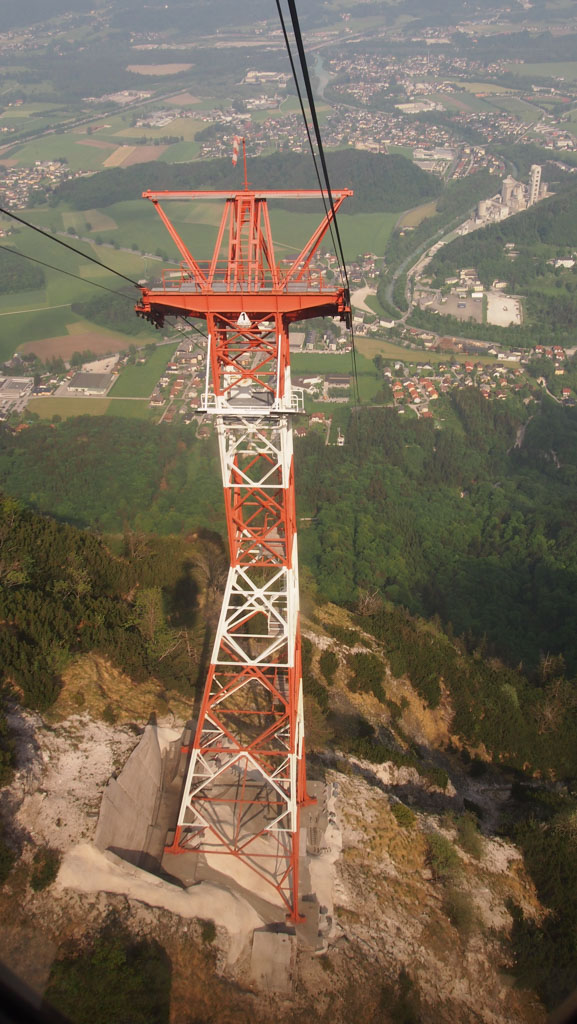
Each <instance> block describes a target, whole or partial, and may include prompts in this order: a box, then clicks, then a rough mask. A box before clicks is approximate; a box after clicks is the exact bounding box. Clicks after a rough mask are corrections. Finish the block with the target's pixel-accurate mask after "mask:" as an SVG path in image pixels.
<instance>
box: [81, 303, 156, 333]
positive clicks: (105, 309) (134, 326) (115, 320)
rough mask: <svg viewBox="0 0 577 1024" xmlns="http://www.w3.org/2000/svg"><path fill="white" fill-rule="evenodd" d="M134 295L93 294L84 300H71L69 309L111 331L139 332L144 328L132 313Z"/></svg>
mask: <svg viewBox="0 0 577 1024" xmlns="http://www.w3.org/2000/svg"><path fill="white" fill-rule="evenodd" d="M135 299H136V296H135V295H134V296H132V297H130V296H126V298H125V297H124V296H123V295H120V294H119V295H103V296H101V295H100V294H98V295H95V296H94V298H92V299H88V300H87V301H86V302H73V303H72V306H71V309H72V312H73V313H77V314H78V316H81V317H83V318H85V319H86V320H91V321H92V322H93V323H95V324H100V325H101V327H107V328H108V329H109V330H111V331H122V333H123V334H134V335H135V334H140V333H141V332H142V331H143V329H145V327H144V324H143V322H142V320H141V319H139V318H138V317H136V316H135V315H134V303H135Z"/></svg>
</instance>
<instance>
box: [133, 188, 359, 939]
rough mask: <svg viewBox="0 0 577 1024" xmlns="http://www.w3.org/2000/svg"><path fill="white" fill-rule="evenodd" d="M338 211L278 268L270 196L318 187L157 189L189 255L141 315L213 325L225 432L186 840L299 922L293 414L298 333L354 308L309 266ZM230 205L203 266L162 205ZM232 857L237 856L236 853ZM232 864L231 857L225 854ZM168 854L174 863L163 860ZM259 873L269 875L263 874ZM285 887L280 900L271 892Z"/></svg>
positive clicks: (336, 194) (219, 424) (187, 789)
mask: <svg viewBox="0 0 577 1024" xmlns="http://www.w3.org/2000/svg"><path fill="white" fill-rule="evenodd" d="M351 195H352V191H351V190H350V189H340V190H336V191H335V190H333V205H332V207H331V209H330V210H328V211H327V212H326V213H325V216H324V218H323V220H322V221H321V223H320V224H319V226H318V227H317V229H316V231H315V232H314V233H313V235H312V236H311V238H310V239H309V240H308V242H307V243H306V244H305V245H304V246H303V248H302V249H301V251H300V252H299V254H298V255H297V256H296V257H295V258H294V259H291V260H290V261H289V262H288V263H287V262H286V261H283V264H282V266H281V265H279V264H277V262H276V258H275V252H274V245H273V239H272V233H271V225H270V219H269V210H268V205H267V204H268V200H270V199H273V200H274V199H283V200H293V199H294V200H296V199H322V198H323V193H322V192H321V191H318V190H302V189H301V190H296V191H289V190H276V191H254V190H251V189H249V188H247V187H246V182H245V188H244V189H243V190H239V191H234V190H231V191H214V192H212V191H211V192H208V191H189V192H181V191H168V192H152V191H148V192H144V193H143V197H144V198H147V199H149V200H151V201H152V203H153V204H154V205H155V207H156V209H157V211H158V213H159V214H160V216H161V218H162V220H163V222H164V224H165V226H166V228H167V229H168V231H169V233H170V235H171V237H172V239H173V241H174V243H175V244H176V246H177V248H178V250H179V252H180V254H181V257H182V265H181V267H180V270H179V271H177V272H175V271H173V270H172V271H168V272H164V274H163V276H162V284H161V285H159V286H158V287H151V288H142V297H141V300H140V302H139V303H138V304H137V306H136V312H137V313H138V314H139V315H141V316H144V317H145V318H147V319H148V320H150V321H152V322H154V323H155V324H156V325H157V326H162V324H163V323H164V319H165V317H166V316H173V315H182V316H187V317H199V318H202V319H205V320H206V324H207V335H208V351H207V361H206V384H205V390H204V396H203V400H202V406H201V411H202V412H203V413H204V414H206V415H207V416H212V417H214V419H215V425H216V431H217V435H218V443H219V452H220V464H221V471H222V482H223V487H224V499H225V508H226V522H227V530H228V543H229V551H230V568H229V572H228V579H227V583H226V588H225V593H224V598H223V603H222V609H221V612H220V618H219V622H218V627H217V631H216V637H215V641H214V647H213V651H212V660H211V664H210V668H209V671H208V677H207V680H206V686H205V690H204V695H203V699H202V702H201V706H200V712H199V717H198V723H197V727H196V733H195V736H194V739H193V742H192V745H191V747H190V759H189V763H188V769H187V772H186V778H185V782H184V789H183V793H182V799H181V804H180V811H179V815H178V821H177V824H176V829H175V833H174V839H173V841H172V843H171V844H170V845H169V846H168V847H167V848H166V853H167V854H168V855H169V856H170V855H175V856H177V855H179V854H184V853H191V852H193V853H196V854H203V855H204V857H205V858H206V861H207V863H208V864H209V865H210V866H211V867H213V868H216V869H217V870H219V871H221V872H222V873H224V874H234V877H235V879H236V880H237V881H238V882H239V884H241V885H242V886H244V887H245V888H247V889H251V890H254V891H257V892H258V893H259V894H260V895H261V896H263V895H265V894H266V893H268V894H269V896H268V898H272V899H273V901H275V902H277V903H279V904H280V905H282V906H283V907H284V909H285V911H286V912H288V917H289V919H290V920H292V921H293V922H297V921H299V920H301V918H300V916H299V907H298V899H299V830H300V813H301V808H302V807H303V806H304V805H305V803H306V802H307V792H306V767H305V744H304V720H303V692H302V678H301V641H300V625H299V585H298V559H297V529H296V517H295V489H294V460H293V435H292V426H291V420H292V416H293V415H294V414H295V413H298V412H301V411H302V409H303V397H302V391H300V392H299V391H298V390H297V389H295V388H293V387H292V385H291V376H290V360H289V327H290V325H291V324H292V323H294V322H296V321H299V320H306V319H308V318H311V317H318V316H340V317H341V319H343V320H345V321H347V322H350V314H351V310H350V301H349V296H348V292H347V290H346V289H345V288H342V287H341V288H336V287H335V284H334V283H333V282H329V281H326V280H325V279H324V278H323V275H322V273H321V272H319V271H314V270H313V269H312V266H311V263H312V260H313V258H314V256H315V254H316V253H317V251H318V248H319V245H320V243H321V241H322V239H323V236H324V235H325V232H326V231H327V230H328V229H329V227H330V224H331V221H332V219H333V218H334V216H335V214H336V211H337V210H338V209H339V207H340V206H341V204H342V203H343V202H344V200H345V199H346V198H347V197H348V196H351ZM209 199H210V200H220V201H223V202H224V209H223V212H222V217H221V221H220V227H219V229H218V233H217V239H216V244H215V247H214V251H213V255H212V257H211V259H210V260H208V261H202V262H201V261H198V260H196V259H195V257H194V256H193V254H192V253H191V252H190V250H189V248H188V247H187V245H186V244H185V242H184V241H183V240H182V238H181V237H180V235H179V234H178V232H177V231H176V229H175V228H174V226H173V224H172V223H171V221H170V219H169V217H168V216H167V214H166V212H165V210H164V209H163V207H162V206H161V202H164V201H165V200H179V201H183V200H199V201H201V202H206V201H207V200H209ZM230 858H234V861H235V863H234V865H233V864H232V862H231V861H230ZM227 859H228V862H227ZM165 861H166V857H165ZM257 876H258V880H257ZM272 890H274V891H276V894H277V896H276V897H275V896H274V895H273V892H272Z"/></svg>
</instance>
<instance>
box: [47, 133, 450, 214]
mask: <svg viewBox="0 0 577 1024" xmlns="http://www.w3.org/2000/svg"><path fill="white" fill-rule="evenodd" d="M327 164H328V168H329V174H330V178H331V182H333V184H334V187H335V188H336V187H337V186H338V187H339V188H344V187H352V186H353V183H354V191H355V195H354V198H353V199H351V200H349V201H348V202H347V209H346V212H347V213H348V214H351V213H362V212H374V211H383V210H391V211H397V210H398V211H401V210H406V209H407V208H408V207H411V206H416V205H417V204H418V203H422V202H425V201H426V200H427V199H434V198H436V197H437V196H438V195H439V194H440V193H441V191H442V186H441V183H440V181H439V179H438V178H436V177H435V176H434V175H433V174H427V173H425V171H421V170H420V169H419V168H418V167H416V166H415V164H413V163H412V161H411V160H407V159H406V158H405V157H403V156H399V155H379V154H376V153H367V152H364V151H362V150H355V149H347V150H339V151H337V152H335V153H329V154H328V156H327ZM247 173H248V177H249V180H250V181H252V182H253V183H255V184H256V185H258V187H259V188H271V189H275V188H278V189H297V188H311V168H310V157H308V156H303V155H300V154H298V153H273V154H272V155H271V156H267V157H256V158H252V159H250V158H249V159H247ZM241 184H242V182H241V179H240V177H239V174H238V171H236V170H235V169H234V168H233V167H232V166H231V162H230V160H204V161H202V163H199V162H197V163H190V164H165V163H161V162H160V161H155V162H153V163H145V164H136V165H135V166H134V167H129V168H126V170H122V169H121V168H114V169H111V170H107V171H101V172H100V173H99V174H93V175H91V176H90V177H89V178H76V179H75V180H74V181H67V182H64V183H63V184H62V185H59V186H58V188H57V189H56V190H55V192H54V200H55V201H56V202H58V201H60V200H62V201H64V202H66V203H70V204H71V205H72V206H73V207H74V208H75V209H77V210H89V209H92V208H93V207H99V208H101V207H106V206H111V205H112V204H113V203H118V202H120V201H121V200H127V199H135V198H138V197H139V196H140V195H141V193H142V192H143V191H144V190H145V189H148V188H150V189H152V190H154V189H202V188H210V189H227V188H239V187H240V186H241ZM284 205H286V202H285V203H284ZM301 207H302V203H300V204H299V209H300V208H301Z"/></svg>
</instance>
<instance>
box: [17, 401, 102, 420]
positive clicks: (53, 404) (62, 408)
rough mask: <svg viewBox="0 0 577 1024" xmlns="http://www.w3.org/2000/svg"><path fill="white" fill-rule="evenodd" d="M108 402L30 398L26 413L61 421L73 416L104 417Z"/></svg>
mask: <svg viewBox="0 0 577 1024" xmlns="http://www.w3.org/2000/svg"><path fill="white" fill-rule="evenodd" d="M109 405H110V402H109V401H108V399H107V398H52V397H51V396H50V395H47V396H46V397H44V398H32V399H31V400H30V401H29V402H28V406H27V409H28V412H33V413H35V414H36V415H37V416H40V419H43V420H51V419H52V417H53V416H60V418H61V419H63V420H69V419H72V417H74V416H104V415H105V414H106V412H107V410H108V406H109Z"/></svg>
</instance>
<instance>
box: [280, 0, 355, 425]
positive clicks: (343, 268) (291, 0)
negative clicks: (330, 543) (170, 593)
mask: <svg viewBox="0 0 577 1024" xmlns="http://www.w3.org/2000/svg"><path fill="white" fill-rule="evenodd" d="M287 2H288V7H289V11H290V15H291V21H292V27H293V32H294V36H295V41H296V44H297V50H298V53H299V60H300V65H301V71H302V75H303V80H304V83H305V88H306V91H307V98H308V102H309V108H310V112H311V118H312V122H313V126H314V130H315V136H316V141H317V149H318V152H319V158H320V161H321V165H322V168H323V174H324V177H325V183H326V192H327V194H328V197H329V202H330V208H331V213H332V219H333V221H334V225H335V233H336V237H337V240H338V248H339V252H338V253H337V251H336V245H335V242H334V235H333V233H332V227H331V237H332V239H333V246H334V248H335V253H336V256H337V260H339V264H340V266H339V269H340V272H341V277H342V278H343V280H344V283H345V286H346V290H347V299H348V300H349V301H350V285H349V275H348V272H347V265H346V261H345V256H344V252H343V245H342V241H341V235H340V231H339V225H338V220H337V215H336V210H335V204H334V199H333V193H332V189H331V184H330V179H329V173H328V168H327V162H326V159H325V153H324V147H323V142H322V136H321V131H320V126H319V120H318V116H317V111H316V106H315V100H314V95H313V90H312V85H311V79H310V74H309V70H308V64H307V59H306V54H305V50H304V44H303V39H302V33H301V30H300V23H299V18H298V13H297V9H296V5H295V0H287ZM276 5H277V10H278V12H279V17H280V20H281V25H282V29H283V34H284V38H285V44H286V47H287V51H288V55H289V60H290V64H291V68H292V72H293V77H294V79H295V85H296V88H297V93H298V96H299V100H300V105H301V111H302V114H303V119H304V122H305V127H306V130H307V136H308V140H309V145H310V147H311V152H312V154H313V162H314V164H315V170H316V172H317V178H318V179H319V185H320V186H321V192H322V191H323V186H322V185H321V183H320V175H319V172H318V166H317V163H316V158H315V154H314V148H313V144H312V139H311V134H310V130H309V127H308V123H307V119H306V114H305V110H304V104H303V101H302V97H301V92H300V88H299V84H298V80H297V76H296V73H295V67H294V62H293V59H292V54H291V50H290V44H289V41H288V36H287V33H286V28H285V24H284V19H283V16H282V11H281V9H280V3H279V0H276ZM323 202H324V196H323ZM325 211H326V213H327V215H328V210H327V207H326V203H325ZM350 336H351V352H352V364H353V376H354V378H355V392H356V398H357V404H358V405H360V391H359V378H358V372H357V352H356V347H355V335H354V330H353V325H352V322H351V323H350Z"/></svg>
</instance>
